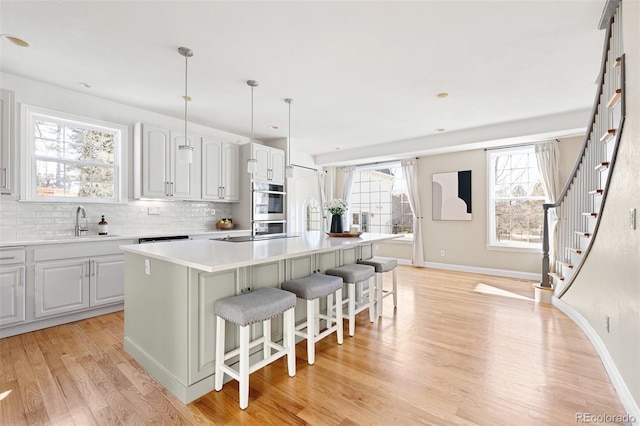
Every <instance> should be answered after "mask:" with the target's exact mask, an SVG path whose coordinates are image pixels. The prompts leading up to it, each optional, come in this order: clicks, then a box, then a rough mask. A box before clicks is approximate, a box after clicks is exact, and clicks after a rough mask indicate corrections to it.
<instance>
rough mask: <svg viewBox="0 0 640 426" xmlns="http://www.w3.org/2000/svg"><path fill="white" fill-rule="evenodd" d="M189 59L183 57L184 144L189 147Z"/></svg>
mask: <svg viewBox="0 0 640 426" xmlns="http://www.w3.org/2000/svg"><path fill="white" fill-rule="evenodd" d="M188 64H189V57H188V56H187V55H185V56H184V144H185V145H187V146H190V145H191V144H190V143H189V139H188V138H187V104H188V103H189V97H188V96H187V73H188V71H189V65H188Z"/></svg>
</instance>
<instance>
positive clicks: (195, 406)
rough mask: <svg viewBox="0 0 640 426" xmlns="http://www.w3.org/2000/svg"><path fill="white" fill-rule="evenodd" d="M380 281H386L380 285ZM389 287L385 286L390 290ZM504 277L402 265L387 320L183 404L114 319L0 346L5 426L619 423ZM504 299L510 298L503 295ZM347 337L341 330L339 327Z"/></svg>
mask: <svg viewBox="0 0 640 426" xmlns="http://www.w3.org/2000/svg"><path fill="white" fill-rule="evenodd" d="M389 278H390V277H389ZM389 278H387V279H389ZM479 283H482V284H485V285H487V287H482V286H481V288H480V289H481V290H485V291H486V290H491V289H492V288H495V289H500V290H504V291H506V292H512V293H515V294H517V295H521V296H525V297H529V298H531V297H533V291H532V289H531V286H530V285H529V283H527V282H525V281H519V280H514V279H509V278H500V277H491V276H487V275H476V274H464V273H456V272H447V271H439V270H433V269H417V268H412V267H406V266H400V267H399V269H398V287H399V302H398V308H397V310H396V311H394V309H393V303H392V302H391V298H386V299H385V308H384V316H383V317H382V318H381V319H380V320H379V321H378V322H377V323H375V324H371V323H369V321H368V314H367V313H366V312H363V313H362V314H361V315H359V317H358V323H357V326H356V335H355V336H354V337H348V334H347V333H346V331H345V339H344V344H343V345H342V346H338V345H337V344H336V341H335V336H333V335H332V336H330V337H328V338H326V339H324V340H322V341H321V342H319V343H318V344H317V346H316V348H317V349H316V351H317V352H316V363H315V365H313V366H309V365H308V364H307V363H306V350H305V349H306V348H305V343H304V342H301V343H299V344H298V345H297V358H298V363H297V375H296V377H294V378H290V377H289V376H288V375H287V372H286V361H285V360H284V359H282V360H279V361H277V362H275V363H273V364H271V365H269V366H267V367H266V368H264V369H262V370H259V371H257V372H256V373H254V374H252V375H251V377H250V395H249V408H248V409H247V410H246V411H242V410H240V409H239V407H238V386H237V383H236V382H235V381H232V382H230V383H227V384H226V385H225V386H224V388H223V390H222V391H221V392H215V391H214V392H212V393H210V394H208V395H205V396H204V397H202V398H200V399H199V400H197V401H195V402H193V403H191V404H189V405H184V404H182V403H181V402H179V401H178V400H177V399H176V398H175V397H173V396H172V395H171V394H170V393H168V392H167V391H166V390H165V389H164V388H163V387H162V386H160V385H159V384H157V383H156V382H155V381H154V380H153V379H151V378H150V377H149V375H148V374H147V373H146V372H145V371H144V370H143V369H142V368H141V367H140V366H139V365H138V364H137V363H136V362H135V361H134V360H133V359H132V358H131V357H130V356H129V355H128V354H127V353H126V352H125V351H124V349H123V347H122V340H123V320H124V314H123V312H118V313H115V314H109V315H104V316H101V317H96V318H91V319H88V320H83V321H78V322H75V323H71V324H65V325H62V326H58V327H52V328H49V329H45V330H40V331H36V332H32V333H26V334H23V335H20V336H14V337H9V338H5V339H2V340H0V354H1V359H0V361H1V367H0V368H1V383H2V387H1V389H0V393H2V401H1V402H0V410H1V411H2V413H1V420H2V424H3V425H11V426H14V425H25V424H29V425H39V424H53V425H73V424H76V425H82V426H84V425H92V424H104V425H117V424H125V425H132V424H147V425H148V424H197V425H201V424H220V425H224V424H260V425H262V424H274V425H283V424H312V425H355V424H361V425H364V424H377V425H392V424H398V425H409V424H427V425H452V424H457V425H513V424H518V425H539V424H548V425H569V424H576V413H591V414H598V415H600V414H609V415H616V414H624V410H623V407H622V405H621V403H620V401H619V399H618V397H617V396H616V393H615V391H614V389H613V386H612V385H611V382H610V380H609V378H608V376H607V375H606V373H605V370H604V367H603V365H602V363H601V361H600V359H599V358H598V356H597V354H596V352H595V350H594V349H593V347H592V345H591V344H590V342H589V341H588V339H587V337H586V336H585V335H584V333H582V331H581V330H580V329H579V328H578V327H577V326H576V325H575V324H574V323H573V322H572V321H571V320H569V319H568V318H567V317H566V316H565V315H564V314H562V313H561V312H560V311H558V310H557V309H555V308H553V307H550V306H540V305H536V304H535V303H534V302H533V301H532V300H526V299H519V298H513V297H507V296H506V295H496V294H488V293H486V292H479V291H475V289H476V288H477V285H478V284H479ZM507 294H508V293H507ZM345 326H346V322H345Z"/></svg>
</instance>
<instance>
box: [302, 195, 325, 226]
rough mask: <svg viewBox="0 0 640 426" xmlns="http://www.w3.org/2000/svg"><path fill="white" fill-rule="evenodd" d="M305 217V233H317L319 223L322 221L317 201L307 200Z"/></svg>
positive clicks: (313, 199)
mask: <svg viewBox="0 0 640 426" xmlns="http://www.w3.org/2000/svg"><path fill="white" fill-rule="evenodd" d="M305 215H306V220H305V224H306V230H307V231H319V230H320V221H321V219H322V215H321V211H320V204H319V203H318V200H316V199H315V198H312V199H310V200H309V203H308V204H307V207H306V209H305Z"/></svg>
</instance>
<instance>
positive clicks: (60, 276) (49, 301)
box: [34, 259, 89, 318]
mask: <svg viewBox="0 0 640 426" xmlns="http://www.w3.org/2000/svg"><path fill="white" fill-rule="evenodd" d="M35 284H36V286H35V292H34V297H35V317H36V318H43V317H47V316H51V315H58V314H63V313H66V312H72V311H77V310H79V309H83V308H88V307H89V260H86V259H73V260H59V261H55V262H42V263H38V264H36V266H35Z"/></svg>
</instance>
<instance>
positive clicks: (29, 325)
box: [0, 302, 124, 338]
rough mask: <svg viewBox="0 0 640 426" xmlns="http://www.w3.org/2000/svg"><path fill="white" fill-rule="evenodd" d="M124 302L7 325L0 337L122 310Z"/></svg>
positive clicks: (0, 331) (1, 331) (0, 332)
mask: <svg viewBox="0 0 640 426" xmlns="http://www.w3.org/2000/svg"><path fill="white" fill-rule="evenodd" d="M123 309H124V303H123V302H120V303H117V304H115V305H108V306H102V307H100V308H93V309H87V310H85V311H81V312H74V313H70V314H64V315H60V316H57V317H51V318H43V319H38V320H33V321H28V322H24V323H20V324H16V325H13V326H7V327H6V328H3V329H2V330H0V338H4V337H10V336H15V335H18V334H23V333H29V332H31V331H36V330H41V329H43V328H49V327H53V326H56V325H60V324H66V323H68V322H74V321H80V320H83V319H87V318H91V317H97V316H98V315H104V314H110V313H112V312H118V311H122V310H123Z"/></svg>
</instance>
